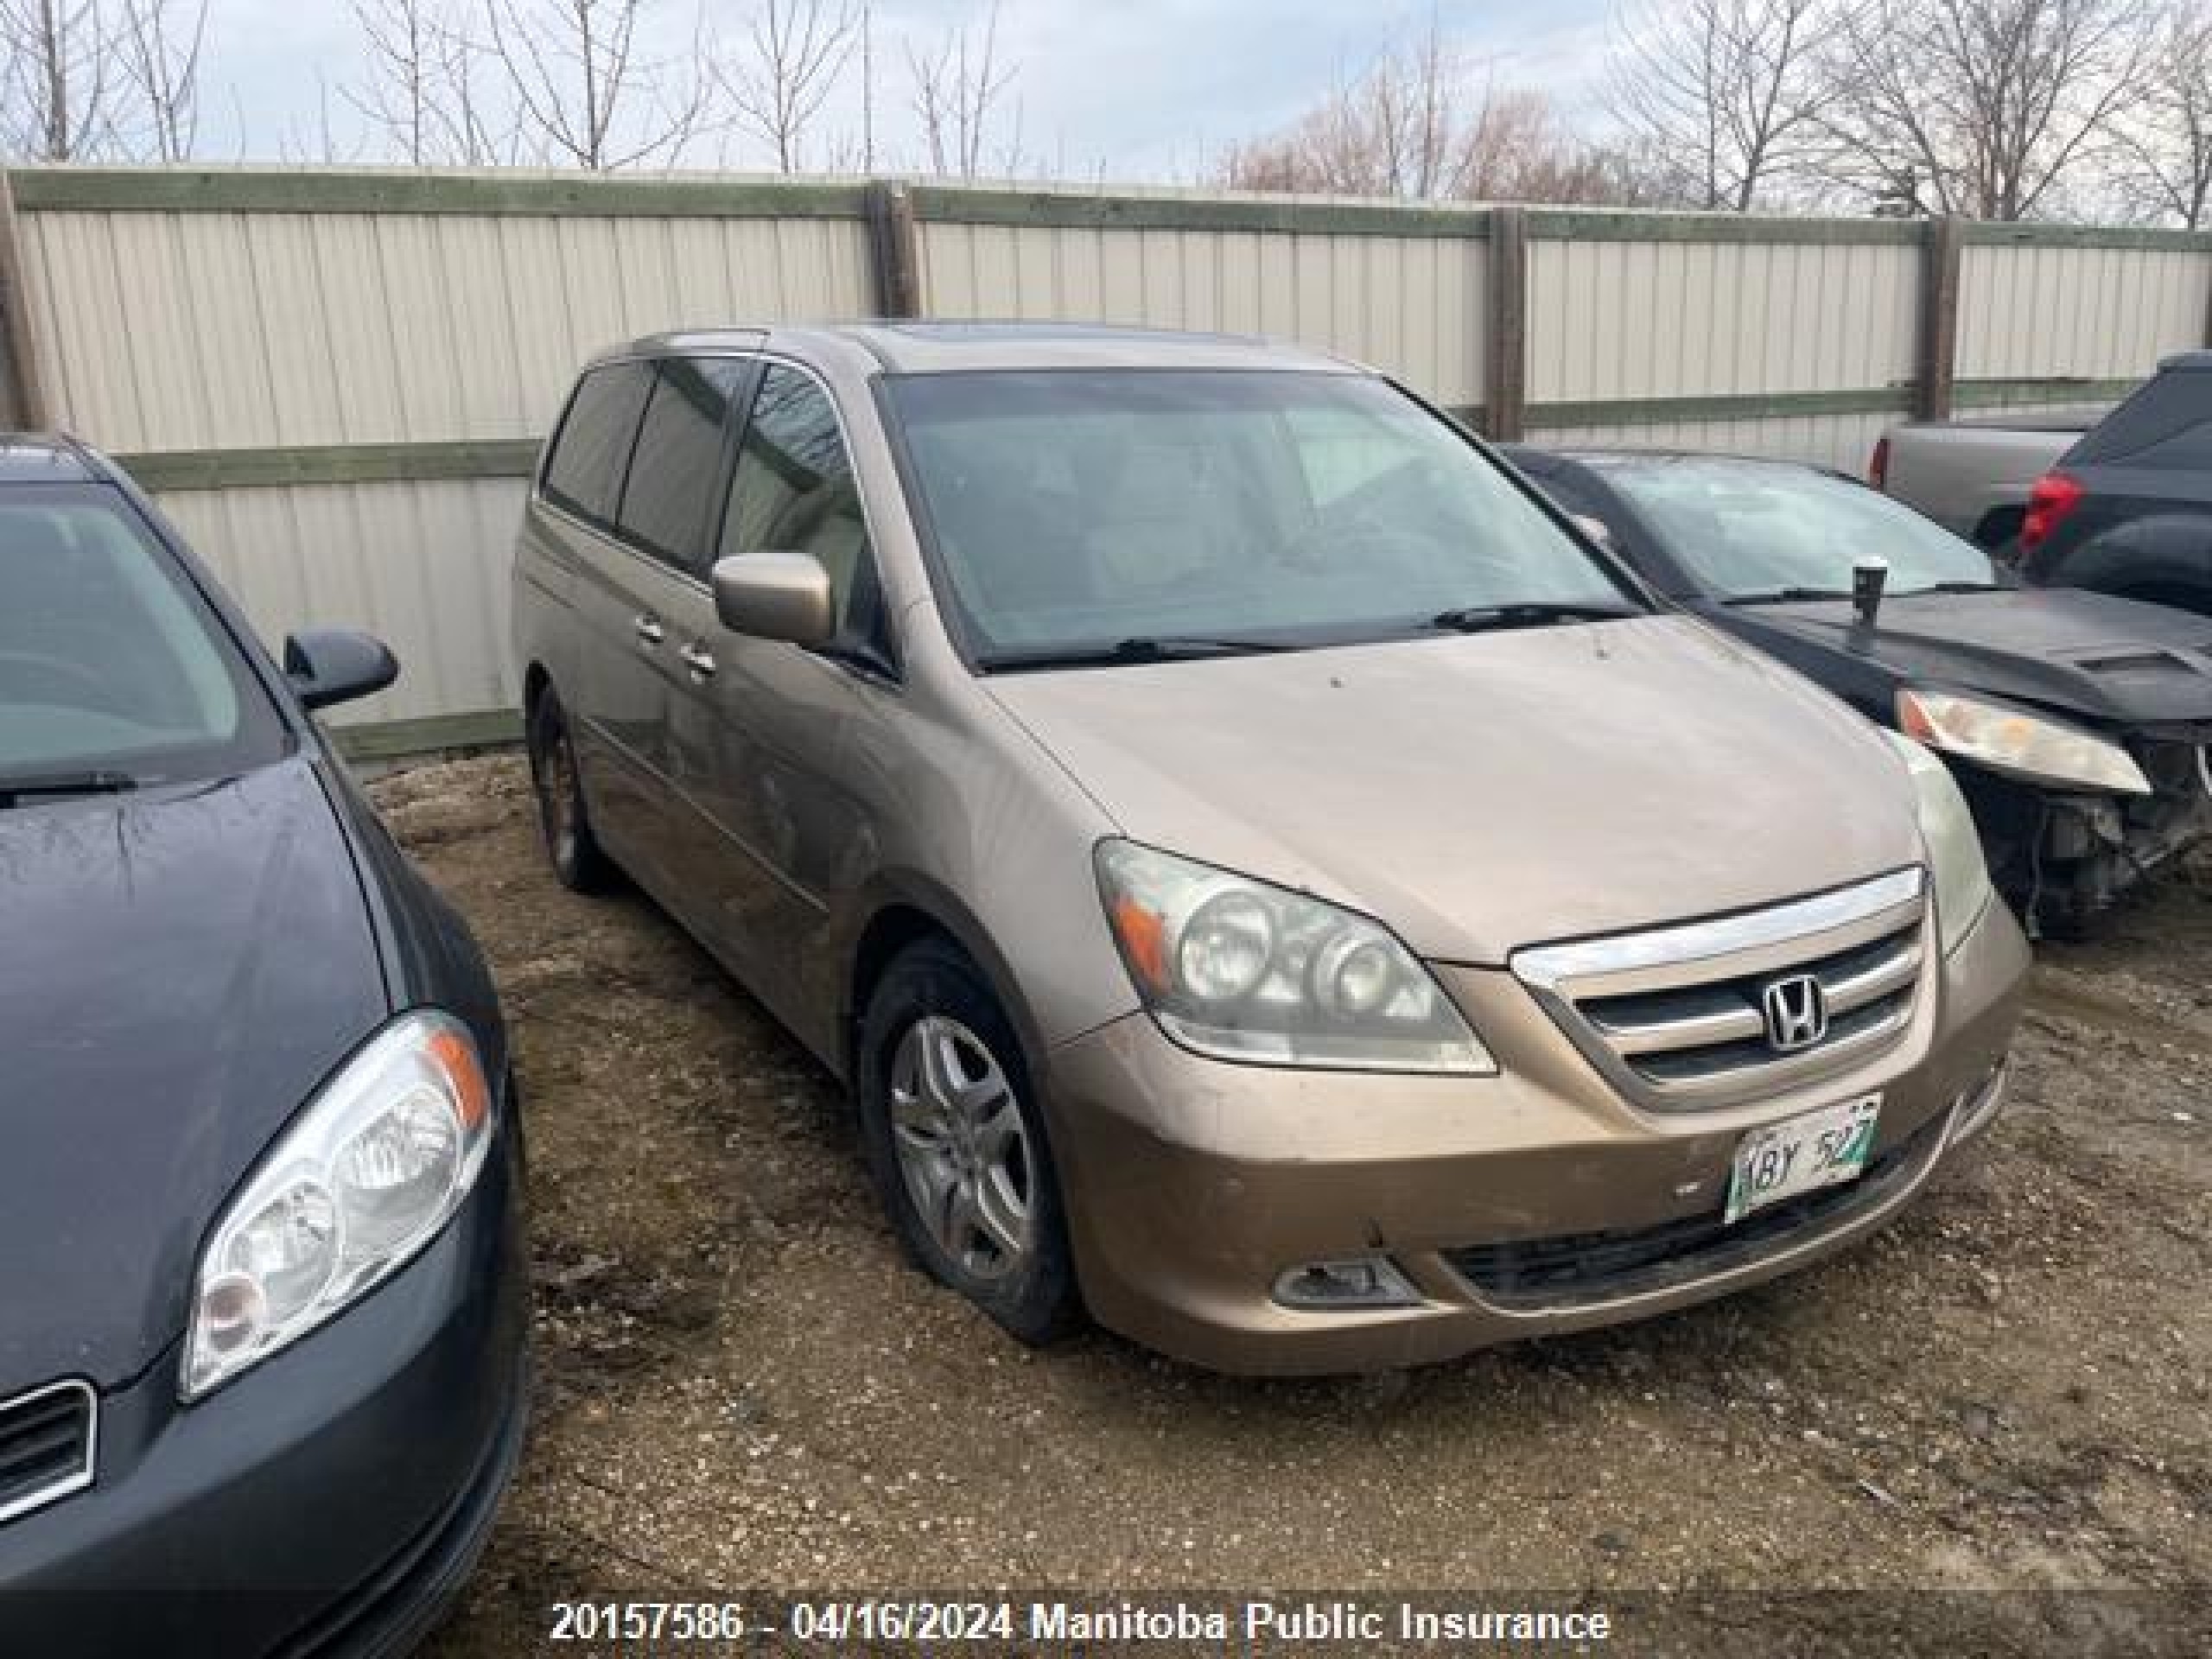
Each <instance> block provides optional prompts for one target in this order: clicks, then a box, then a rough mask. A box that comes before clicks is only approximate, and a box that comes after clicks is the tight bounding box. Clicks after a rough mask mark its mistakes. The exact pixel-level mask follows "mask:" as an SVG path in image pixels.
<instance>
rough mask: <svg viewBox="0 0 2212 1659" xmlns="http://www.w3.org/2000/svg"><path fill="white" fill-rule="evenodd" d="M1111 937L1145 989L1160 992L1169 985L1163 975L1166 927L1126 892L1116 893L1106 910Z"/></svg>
mask: <svg viewBox="0 0 2212 1659" xmlns="http://www.w3.org/2000/svg"><path fill="white" fill-rule="evenodd" d="M1107 914H1108V916H1109V917H1110V918H1112V920H1113V923H1114V938H1116V940H1117V941H1118V942H1119V943H1120V944H1121V947H1122V959H1123V960H1125V961H1126V962H1127V963H1128V964H1129V971H1130V972H1131V973H1133V974H1135V976H1137V979H1138V981H1139V982H1141V984H1142V985H1143V986H1144V988H1146V989H1147V990H1149V991H1154V992H1162V991H1166V989H1168V988H1169V986H1170V984H1171V983H1172V982H1171V980H1170V979H1169V977H1168V972H1167V924H1166V922H1165V921H1163V920H1162V919H1161V918H1160V916H1159V915H1158V914H1157V913H1156V912H1153V911H1149V910H1147V909H1146V908H1145V907H1144V906H1142V905H1141V904H1139V903H1138V902H1137V901H1136V900H1135V899H1133V898H1131V897H1130V896H1129V895H1128V893H1120V894H1117V895H1116V898H1115V899H1114V902H1113V905H1112V906H1111V907H1109V910H1108V911H1107Z"/></svg>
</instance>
